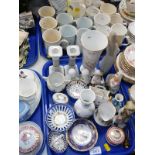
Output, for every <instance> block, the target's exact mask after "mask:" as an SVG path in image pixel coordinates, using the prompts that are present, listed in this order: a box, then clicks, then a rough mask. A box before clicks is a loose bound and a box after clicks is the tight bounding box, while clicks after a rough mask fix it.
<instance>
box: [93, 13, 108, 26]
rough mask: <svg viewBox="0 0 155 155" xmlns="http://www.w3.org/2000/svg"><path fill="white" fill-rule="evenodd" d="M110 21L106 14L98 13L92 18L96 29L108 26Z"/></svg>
mask: <svg viewBox="0 0 155 155" xmlns="http://www.w3.org/2000/svg"><path fill="white" fill-rule="evenodd" d="M110 21H111V19H110V16H109V15H108V14H106V13H98V14H96V15H95V16H94V24H95V26H96V27H102V26H105V25H108V24H109V23H110Z"/></svg>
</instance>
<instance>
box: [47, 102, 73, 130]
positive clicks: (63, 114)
mask: <svg viewBox="0 0 155 155" xmlns="http://www.w3.org/2000/svg"><path fill="white" fill-rule="evenodd" d="M74 119H75V115H74V111H73V109H72V107H71V106H69V105H64V104H54V105H52V106H51V107H50V108H49V109H48V112H47V116H46V124H47V126H48V127H49V128H50V129H51V130H52V131H57V132H63V131H66V130H68V129H69V128H70V126H71V125H72V124H73V122H74Z"/></svg>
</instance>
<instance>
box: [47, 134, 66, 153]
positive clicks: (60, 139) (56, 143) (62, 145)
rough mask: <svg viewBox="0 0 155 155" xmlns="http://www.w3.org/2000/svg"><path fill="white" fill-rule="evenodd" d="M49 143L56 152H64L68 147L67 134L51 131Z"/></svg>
mask: <svg viewBox="0 0 155 155" xmlns="http://www.w3.org/2000/svg"><path fill="white" fill-rule="evenodd" d="M48 145H49V147H50V148H51V149H52V150H53V151H54V152H56V153H63V152H64V151H65V150H66V149H67V147H68V143H67V141H66V135H65V134H64V133H59V132H50V133H49V135H48Z"/></svg>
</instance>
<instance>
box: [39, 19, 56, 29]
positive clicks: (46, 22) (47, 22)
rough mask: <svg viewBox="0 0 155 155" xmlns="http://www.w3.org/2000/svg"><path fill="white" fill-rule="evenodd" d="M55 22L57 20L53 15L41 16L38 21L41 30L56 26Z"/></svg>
mask: <svg viewBox="0 0 155 155" xmlns="http://www.w3.org/2000/svg"><path fill="white" fill-rule="evenodd" d="M57 24H58V22H57V20H55V19H54V18H53V17H44V18H41V20H40V21H39V25H40V27H41V30H42V32H44V31H45V30H47V29H50V28H53V29H54V28H56V27H57Z"/></svg>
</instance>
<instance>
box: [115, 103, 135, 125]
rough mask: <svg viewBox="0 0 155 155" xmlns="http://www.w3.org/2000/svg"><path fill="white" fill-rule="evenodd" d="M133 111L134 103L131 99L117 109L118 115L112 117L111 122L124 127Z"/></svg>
mask: <svg viewBox="0 0 155 155" xmlns="http://www.w3.org/2000/svg"><path fill="white" fill-rule="evenodd" d="M134 112H135V105H134V103H133V102H132V101H128V102H127V103H126V105H125V106H124V107H122V108H121V109H120V110H119V111H118V115H116V116H115V117H114V119H113V124H115V125H117V126H118V127H120V128H124V127H125V126H126V123H127V122H128V120H129V119H130V117H131V115H132V114H133V113H134Z"/></svg>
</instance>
